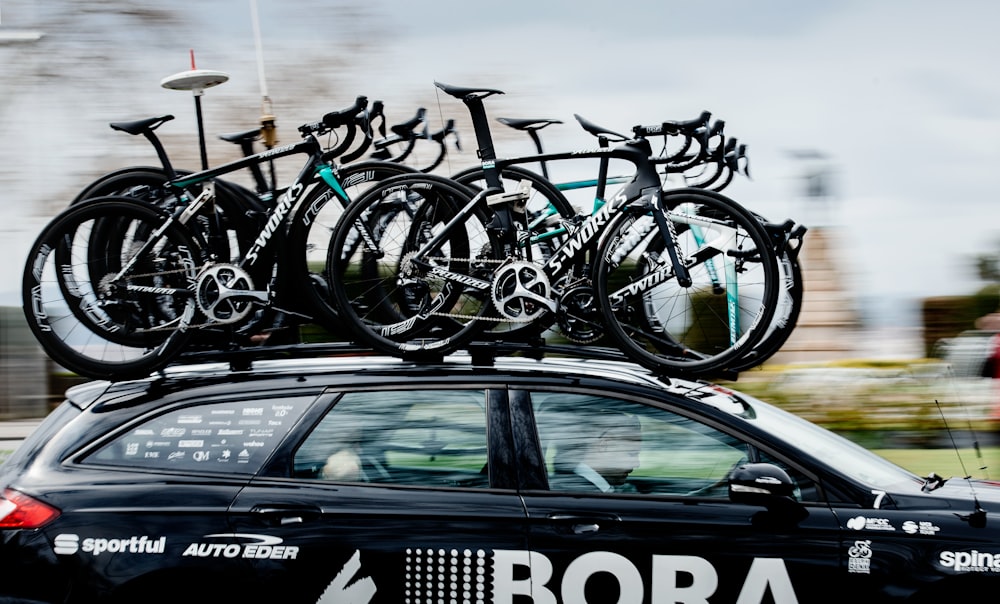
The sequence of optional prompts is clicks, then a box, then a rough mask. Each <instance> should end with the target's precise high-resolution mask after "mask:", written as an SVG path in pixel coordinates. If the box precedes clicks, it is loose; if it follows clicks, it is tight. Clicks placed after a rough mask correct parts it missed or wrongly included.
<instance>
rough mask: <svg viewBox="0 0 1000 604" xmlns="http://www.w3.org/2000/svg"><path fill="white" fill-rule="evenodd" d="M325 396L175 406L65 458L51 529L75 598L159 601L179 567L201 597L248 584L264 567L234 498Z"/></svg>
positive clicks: (271, 396) (179, 573)
mask: <svg viewBox="0 0 1000 604" xmlns="http://www.w3.org/2000/svg"><path fill="white" fill-rule="evenodd" d="M315 398H316V394H311V395H296V396H291V395H288V396H284V395H280V394H279V395H274V394H270V393H266V392H265V393H262V394H260V395H259V396H247V395H246V394H241V395H239V396H235V395H234V396H233V397H232V398H220V397H213V398H212V399H207V400H192V401H187V402H185V403H183V404H179V405H172V406H165V408H163V409H155V410H153V411H152V412H150V413H148V414H146V415H144V416H142V417H140V418H139V419H137V420H136V421H134V422H132V423H130V424H129V425H127V426H125V427H124V428H123V429H121V430H118V431H117V432H115V433H114V434H111V435H109V437H108V438H107V439H105V440H104V441H101V442H98V443H96V444H95V446H94V447H93V448H92V449H91V450H90V451H87V452H84V453H83V454H81V456H80V459H79V460H78V461H77V462H75V463H74V464H66V465H64V466H63V471H64V472H65V479H64V480H63V481H62V486H61V487H60V488H59V489H58V490H56V489H51V492H50V495H49V497H50V499H49V500H50V501H51V502H52V504H53V505H56V506H58V507H59V508H60V509H62V511H63V513H62V515H61V517H60V520H59V522H56V523H53V524H52V525H50V526H47V527H46V528H45V531H47V532H48V538H49V539H50V540H51V542H52V544H53V551H54V553H55V554H56V556H57V557H58V558H59V560H60V563H61V566H62V568H64V569H66V570H67V572H69V573H71V575H72V590H73V594H74V597H75V598H76V599H77V600H76V601H97V600H98V599H99V597H103V596H104V595H106V594H107V593H109V592H113V591H114V592H115V593H116V594H118V597H120V598H122V601H129V598H130V597H134V598H135V599H149V598H150V594H149V592H150V591H157V592H158V594H159V591H160V590H163V589H167V590H169V589H170V588H173V587H176V585H175V583H176V580H175V579H174V580H171V579H168V578H169V577H178V576H183V577H185V580H187V581H191V582H192V583H193V584H199V585H201V588H200V589H199V590H198V594H197V595H196V596H194V597H197V598H202V599H203V600H200V601H205V600H209V599H211V597H210V595H211V594H214V595H216V596H219V595H221V594H222V593H226V594H229V595H230V596H233V597H235V596H237V595H239V594H241V593H242V592H240V591H239V588H240V586H242V585H245V584H247V583H248V582H250V581H251V580H252V571H253V568H252V565H251V564H250V562H249V561H248V560H247V559H244V558H243V557H242V556H239V555H235V554H234V553H233V552H234V549H235V550H238V551H242V546H241V545H239V541H240V540H239V539H233V538H231V535H232V532H233V531H232V528H231V526H230V524H229V516H228V512H229V508H230V505H231V504H232V502H233V500H234V499H235V498H236V497H237V494H238V493H239V492H240V490H241V489H242V488H243V487H244V486H245V485H246V484H248V483H249V482H250V480H251V478H252V476H253V475H254V474H255V473H257V472H258V470H259V469H260V468H262V467H263V466H264V464H265V462H266V460H267V459H268V458H269V457H270V456H271V454H272V452H273V451H274V449H275V448H276V447H277V446H278V445H279V444H280V443H281V442H282V441H283V440H284V439H285V436H286V435H287V433H288V432H289V430H290V429H291V427H292V425H293V424H294V423H295V421H296V420H297V419H298V417H299V416H301V415H302V414H303V413H304V412H305V411H306V410H307V409H309V408H310V405H311V403H312V402H313V401H314V400H315ZM51 579H52V580H53V581H55V580H56V579H55V577H51ZM222 586H228V587H222ZM117 590H125V591H124V592H118V591H117ZM133 590H134V591H133ZM135 592H143V596H142V597H141V598H140V596H138V595H136V593H135ZM167 593H169V592H167ZM159 595H163V594H159ZM243 596H244V597H245V594H243Z"/></svg>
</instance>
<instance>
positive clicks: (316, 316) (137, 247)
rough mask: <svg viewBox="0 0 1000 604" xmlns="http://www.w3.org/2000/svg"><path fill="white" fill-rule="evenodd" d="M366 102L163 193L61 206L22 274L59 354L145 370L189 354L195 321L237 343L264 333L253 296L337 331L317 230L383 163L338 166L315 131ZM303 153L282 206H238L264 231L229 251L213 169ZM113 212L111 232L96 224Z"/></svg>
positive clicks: (113, 375) (103, 372)
mask: <svg viewBox="0 0 1000 604" xmlns="http://www.w3.org/2000/svg"><path fill="white" fill-rule="evenodd" d="M365 103H367V100H366V99H365V98H364V97H358V99H357V100H356V102H355V104H354V105H353V106H352V107H350V108H348V109H345V110H341V111H334V112H330V113H328V114H327V115H326V116H324V118H323V120H321V121H320V122H315V123H309V124H304V125H303V126H301V127H300V128H299V133H300V134H301V136H302V140H301V141H299V142H296V143H293V144H290V145H286V146H283V147H277V148H274V149H270V150H268V151H264V152H261V153H256V154H253V155H251V156H249V157H245V158H242V159H239V160H236V161H233V162H229V163H226V164H223V165H221V166H218V167H215V168H211V169H208V170H204V171H199V172H194V173H190V174H184V175H180V176H178V177H177V178H175V179H172V180H170V181H168V182H167V183H166V184H165V185H164V191H165V192H164V194H163V195H162V200H163V201H159V202H157V203H152V202H150V201H148V200H144V199H141V198H136V197H127V196H102V197H96V198H92V199H86V200H82V201H80V202H79V203H77V204H74V205H71V206H70V207H68V208H67V209H66V210H64V211H63V212H62V213H61V214H59V215H58V216H56V217H55V218H54V219H53V220H52V221H51V222H50V223H49V224H48V225H47V226H46V227H45V228H44V229H43V231H42V232H41V234H40V235H39V236H38V238H37V239H36V241H35V243H34V244H33V246H32V248H31V252H30V254H29V257H28V259H27V262H26V265H25V270H24V276H23V282H22V286H23V291H22V297H23V303H24V310H25V315H26V318H27V319H28V323H29V325H30V327H31V329H32V332H33V333H34V335H35V337H36V338H37V339H38V341H39V342H40V343H41V344H42V346H43V348H44V349H45V350H46V352H47V353H48V354H49V356H50V357H52V358H53V360H55V361H56V362H57V363H59V364H61V365H62V366H63V367H65V368H67V369H69V370H71V371H75V372H76V373H79V374H80V375H84V376H87V377H92V378H100V379H125V378H130V377H137V376H143V375H148V374H149V373H152V372H154V371H157V370H159V369H162V368H163V367H165V366H166V365H167V364H169V363H170V362H171V360H173V359H174V358H175V357H176V356H177V355H179V354H180V353H181V352H182V351H183V349H184V347H185V344H186V343H187V342H188V340H189V339H190V336H191V334H192V332H195V331H199V332H201V331H206V330H207V331H211V332H213V333H216V338H215V341H217V342H229V343H230V345H241V344H242V345H246V344H251V343H253V342H252V341H251V340H250V339H249V338H251V337H252V334H254V333H256V332H255V331H253V330H244V333H242V334H241V333H238V331H237V330H239V329H242V328H245V327H246V326H247V325H248V324H250V323H252V322H253V320H254V315H252V314H251V313H252V311H253V309H255V308H262V309H267V310H273V311H275V312H280V313H282V314H283V315H284V316H287V317H291V318H293V319H294V320H297V321H316V322H318V323H321V324H323V325H325V326H327V327H328V328H330V329H331V330H333V331H335V330H336V328H337V323H338V316H337V313H336V310H335V309H333V308H332V306H330V305H329V303H328V302H327V301H326V300H324V299H323V295H325V293H324V292H323V291H322V288H320V287H317V286H316V285H314V284H313V282H312V277H311V274H310V270H309V263H308V253H307V248H308V241H309V235H310V232H311V231H313V230H315V229H314V227H315V225H316V219H317V217H318V216H319V212H320V211H321V210H322V209H323V208H324V207H327V206H329V205H331V204H329V203H327V202H329V201H330V200H332V199H337V200H338V201H339V202H340V204H338V205H342V206H347V205H348V204H349V203H350V197H349V195H348V193H347V192H346V189H345V186H350V185H351V184H354V181H352V180H351V177H352V175H353V176H356V177H358V178H357V180H364V179H366V178H368V177H369V175H370V174H369V173H370V172H371V170H372V168H371V167H370V166H362V167H361V169H360V170H358V169H357V166H354V167H352V168H351V169H350V170H353V171H350V170H348V169H344V168H340V169H339V170H338V169H337V168H336V167H335V166H334V165H333V164H332V161H331V155H332V152H331V151H330V150H327V149H326V148H324V146H323V145H322V144H321V143H320V142H319V139H318V137H319V136H321V135H323V134H326V133H330V132H331V131H334V130H336V129H344V128H348V129H350V128H353V127H354V126H353V124H354V118H355V115H356V114H357V112H358V110H359V108H360V107H362V106H363V105H364V104H365ZM294 154H305V155H307V160H306V162H305V165H304V166H303V167H302V169H301V171H300V172H299V174H298V176H297V177H296V178H295V179H294V180H293V181H292V183H291V184H290V185H289V186H288V188H287V189H286V190H285V191H284V192H283V193H282V194H281V195H280V196H279V197H278V198H277V200H276V203H275V205H274V207H273V209H271V210H270V211H269V212H268V213H267V214H265V215H250V216H243V215H239V213H238V212H233V213H232V214H231V215H229V216H228V218H231V219H234V220H241V221H243V220H245V221H249V222H250V223H255V225H256V236H255V237H250V236H245V235H243V234H245V233H247V232H248V230H247V229H248V225H247V224H245V225H243V226H240V227H239V228H237V229H235V232H237V233H240V234H241V236H243V237H244V241H243V243H241V245H240V246H238V257H237V258H235V259H234V258H232V257H230V256H228V255H227V254H231V253H233V249H232V247H230V246H229V245H227V244H228V242H227V241H226V239H227V237H228V236H229V235H227V233H226V232H225V231H223V230H220V228H221V225H220V224H219V223H218V222H217V221H216V220H214V207H213V206H214V202H215V200H216V199H215V191H216V189H217V187H216V179H217V178H218V177H220V176H224V175H227V174H231V173H233V172H236V171H238V170H242V169H244V168H246V167H248V166H252V165H255V164H258V165H259V164H261V163H263V162H266V161H270V160H272V159H277V158H281V157H285V156H290V155H294ZM389 166H391V168H388V167H389ZM385 168H388V169H391V170H394V171H395V174H403V173H407V171H409V170H412V169H410V168H406V167H403V166H399V165H396V164H389V163H384V162H380V163H379V165H378V166H377V168H376V169H385ZM193 191H197V193H193ZM236 199H237V201H238V200H239V199H240V198H236ZM397 211H398V210H397ZM109 225H112V226H113V229H112V230H113V232H115V233H116V236H115V238H114V239H113V240H112V241H107V240H104V239H102V238H101V237H96V238H95V237H94V235H95V234H100V233H106V232H107V231H108V229H109V228H111V227H110V226H109ZM240 336H243V337H244V339H243V340H242V341H240V340H239V338H240Z"/></svg>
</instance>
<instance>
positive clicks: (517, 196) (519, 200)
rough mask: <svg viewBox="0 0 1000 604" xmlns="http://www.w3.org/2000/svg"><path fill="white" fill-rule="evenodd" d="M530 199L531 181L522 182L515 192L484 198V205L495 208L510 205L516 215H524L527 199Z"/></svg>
mask: <svg viewBox="0 0 1000 604" xmlns="http://www.w3.org/2000/svg"><path fill="white" fill-rule="evenodd" d="M529 197H531V181H528V180H522V181H521V182H520V183H519V184H518V186H517V190H516V191H511V192H509V193H508V192H506V191H504V192H502V193H496V194H494V195H489V196H487V197H486V205H490V206H495V205H500V204H504V203H509V204H511V208H512V209H513V210H514V211H515V212H517V213H518V214H524V213H525V211H526V210H527V207H528V198H529Z"/></svg>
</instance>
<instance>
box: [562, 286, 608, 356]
mask: <svg viewBox="0 0 1000 604" xmlns="http://www.w3.org/2000/svg"><path fill="white" fill-rule="evenodd" d="M556 322H557V323H558V324H559V332H560V333H561V334H562V335H563V337H565V338H566V339H567V340H569V341H571V342H574V343H576V344H592V343H593V342H596V341H597V340H600V339H601V337H602V336H603V335H604V327H603V321H602V319H601V311H600V308H599V307H598V306H597V297H596V295H595V293H594V288H593V287H591V285H590V284H589V283H588V284H581V285H576V286H573V287H570V288H569V289H567V290H566V291H564V292H563V294H562V296H560V298H559V312H558V313H556Z"/></svg>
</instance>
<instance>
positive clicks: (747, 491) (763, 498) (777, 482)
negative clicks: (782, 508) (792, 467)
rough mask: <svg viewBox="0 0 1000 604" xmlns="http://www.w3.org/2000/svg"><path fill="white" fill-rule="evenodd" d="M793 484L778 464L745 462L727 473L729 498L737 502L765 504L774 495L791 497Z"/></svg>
mask: <svg viewBox="0 0 1000 604" xmlns="http://www.w3.org/2000/svg"><path fill="white" fill-rule="evenodd" d="M794 492H795V484H794V483H793V482H792V478H791V477H790V476H789V475H788V472H785V471H784V470H782V469H781V468H779V467H778V466H776V465H774V464H769V463H746V464H743V465H741V466H739V467H737V468H736V469H735V470H733V471H732V472H731V473H730V474H729V499H730V500H732V501H735V502H737V503H749V504H751V505H766V502H767V501H769V500H771V499H774V498H775V497H792V495H793V494H794Z"/></svg>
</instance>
